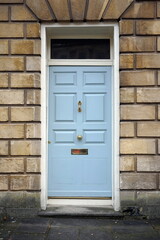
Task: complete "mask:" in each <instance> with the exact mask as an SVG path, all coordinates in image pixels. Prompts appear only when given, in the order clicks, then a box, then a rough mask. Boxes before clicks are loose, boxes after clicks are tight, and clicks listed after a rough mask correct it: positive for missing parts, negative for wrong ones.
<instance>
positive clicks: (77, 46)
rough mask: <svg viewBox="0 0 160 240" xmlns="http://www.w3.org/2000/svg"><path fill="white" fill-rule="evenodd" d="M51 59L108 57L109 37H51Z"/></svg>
mask: <svg viewBox="0 0 160 240" xmlns="http://www.w3.org/2000/svg"><path fill="white" fill-rule="evenodd" d="M51 59H110V39H51Z"/></svg>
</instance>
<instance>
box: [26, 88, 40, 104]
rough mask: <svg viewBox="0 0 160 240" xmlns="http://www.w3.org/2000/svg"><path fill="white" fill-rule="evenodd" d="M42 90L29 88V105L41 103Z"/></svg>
mask: <svg viewBox="0 0 160 240" xmlns="http://www.w3.org/2000/svg"><path fill="white" fill-rule="evenodd" d="M40 101H41V92H40V90H28V91H27V105H29V104H40V103H41V102H40Z"/></svg>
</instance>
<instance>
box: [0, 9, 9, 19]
mask: <svg viewBox="0 0 160 240" xmlns="http://www.w3.org/2000/svg"><path fill="white" fill-rule="evenodd" d="M0 21H8V6H2V5H1V7H0Z"/></svg>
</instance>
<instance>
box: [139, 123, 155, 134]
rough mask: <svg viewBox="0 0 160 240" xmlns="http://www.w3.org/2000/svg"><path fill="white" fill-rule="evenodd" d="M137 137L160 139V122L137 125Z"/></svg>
mask: <svg viewBox="0 0 160 240" xmlns="http://www.w3.org/2000/svg"><path fill="white" fill-rule="evenodd" d="M137 136H140V137H160V122H143V123H141V122H140V123H137Z"/></svg>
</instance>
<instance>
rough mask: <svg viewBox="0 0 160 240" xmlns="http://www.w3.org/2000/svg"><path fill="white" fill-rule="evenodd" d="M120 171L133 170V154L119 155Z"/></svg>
mask: <svg viewBox="0 0 160 240" xmlns="http://www.w3.org/2000/svg"><path fill="white" fill-rule="evenodd" d="M120 171H123V172H124V171H126V172H131V171H135V159H134V157H133V156H121V157H120Z"/></svg>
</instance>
